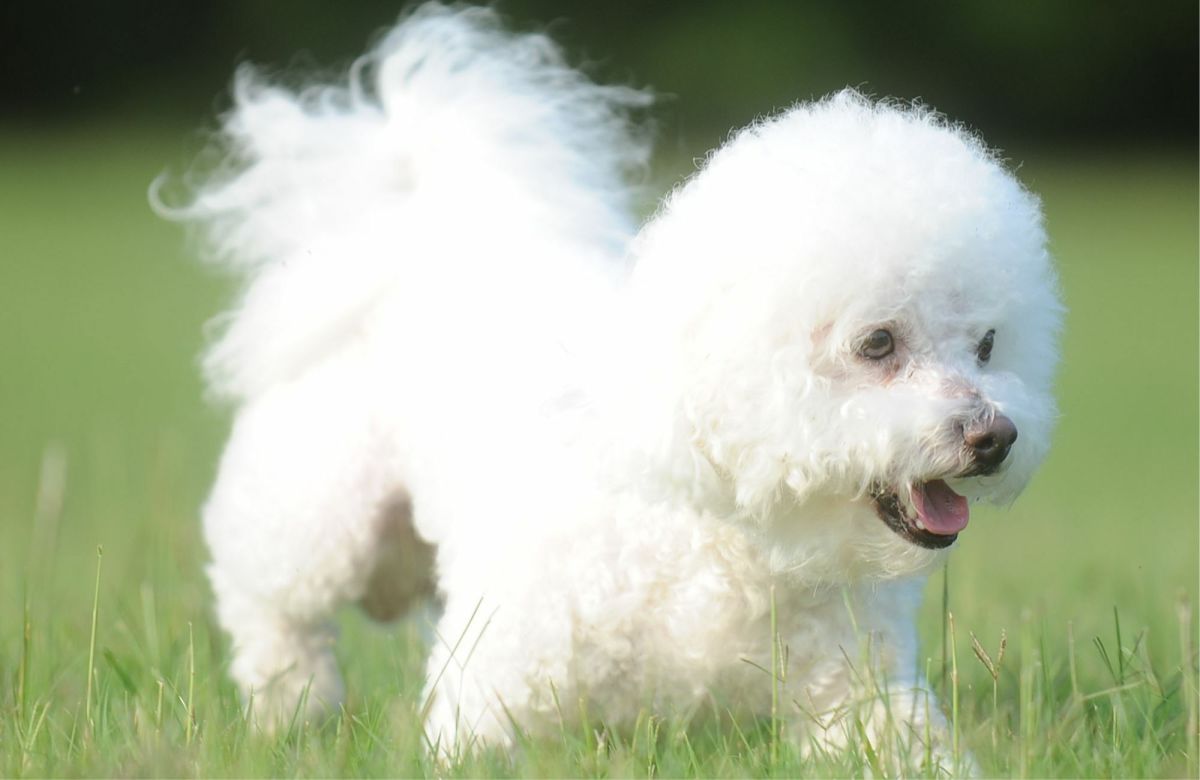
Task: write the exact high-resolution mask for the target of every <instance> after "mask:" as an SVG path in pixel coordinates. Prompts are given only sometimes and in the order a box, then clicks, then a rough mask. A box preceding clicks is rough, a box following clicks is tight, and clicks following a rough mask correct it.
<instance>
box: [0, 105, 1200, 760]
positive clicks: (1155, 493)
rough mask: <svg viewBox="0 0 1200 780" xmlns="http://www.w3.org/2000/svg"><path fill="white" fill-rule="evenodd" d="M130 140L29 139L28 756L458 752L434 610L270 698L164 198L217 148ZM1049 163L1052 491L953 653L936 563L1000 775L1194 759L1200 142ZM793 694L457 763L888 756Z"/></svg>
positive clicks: (0, 656)
mask: <svg viewBox="0 0 1200 780" xmlns="http://www.w3.org/2000/svg"><path fill="white" fill-rule="evenodd" d="M119 131H120V128H111V127H110V128H105V127H99V128H91V129H88V130H87V131H86V132H85V131H81V132H79V133H75V134H68V135H66V136H64V137H60V138H42V139H37V138H29V137H20V138H15V137H9V138H4V137H0V170H3V171H4V176H3V177H2V178H0V215H3V216H2V217H0V220H3V231H2V233H0V236H2V237H3V242H4V248H3V252H2V253H0V410H2V413H0V775H3V776H38V775H120V776H126V775H156V776H161V775H206V776H255V775H295V774H301V775H350V774H362V775H386V776H395V775H415V774H424V773H430V772H432V771H433V768H432V767H431V766H430V764H429V763H428V760H427V759H426V758H425V751H424V749H423V746H422V735H421V732H420V729H419V723H418V721H417V718H416V714H415V713H416V710H417V707H418V706H419V698H420V691H421V685H422V679H423V663H422V661H423V654H424V651H423V639H422V637H423V635H424V634H425V630H424V627H423V626H422V625H421V623H420V621H419V620H413V621H409V622H406V623H402V624H400V625H399V626H397V627H392V628H388V629H380V628H378V627H376V626H374V625H372V624H370V623H368V622H367V621H366V620H365V619H362V618H360V617H358V616H356V615H353V614H349V615H347V616H346V617H345V619H344V620H343V626H342V629H343V639H342V642H341V643H340V645H339V654H340V656H341V658H342V660H343V665H344V667H345V669H346V673H347V683H348V690H349V692H350V694H349V696H350V698H349V700H348V702H347V704H346V709H345V712H344V713H342V715H341V717H339V718H336V719H335V720H334V721H333V722H331V723H329V724H326V725H324V726H322V727H310V726H305V725H304V724H296V725H295V726H294V727H293V728H292V729H290V730H289V731H288V732H287V733H284V734H280V735H277V736H275V737H266V736H264V735H261V734H258V733H256V732H255V731H254V729H253V728H251V726H250V725H249V724H248V723H247V722H246V720H245V719H244V718H243V716H242V710H241V706H240V704H239V702H238V699H237V696H236V693H235V692H234V690H233V689H232V687H231V685H230V684H229V682H228V680H227V675H226V672H225V664H226V663H227V658H228V656H227V649H226V643H225V639H224V638H223V637H222V636H221V635H220V633H219V632H218V631H217V630H216V629H215V627H214V624H213V621H212V613H211V603H210V597H209V594H208V591H207V587H206V585H205V582H204V578H203V568H202V567H203V560H204V553H203V549H202V546H201V544H200V541H199V529H198V524H197V520H196V514H197V507H198V505H199V503H200V501H201V500H202V497H203V495H204V491H205V489H206V487H207V483H208V481H209V479H210V478H211V474H212V468H213V465H212V464H213V462H214V460H215V457H216V454H217V452H218V448H219V445H220V441H221V439H222V437H223V435H224V431H225V425H226V422H225V418H224V416H223V414H222V413H221V412H220V410H213V409H211V408H208V407H205V406H204V405H203V404H202V402H201V400H200V398H201V388H200V385H199V382H198V380H197V377H196V372H195V369H194V356H195V354H196V352H197V351H198V349H199V347H200V344H201V342H202V337H201V324H202V322H203V321H204V319H205V318H206V317H207V316H208V315H210V314H211V313H212V312H214V311H215V310H216V309H217V307H218V306H219V301H220V298H221V294H222V287H223V284H222V283H221V282H220V281H219V280H215V279H212V278H210V277H208V276H206V275H205V273H204V272H203V271H202V270H201V269H199V268H198V267H197V266H196V265H195V264H194V263H192V262H190V261H189V260H188V259H187V251H186V246H185V244H184V241H183V237H182V236H181V235H180V234H179V233H178V232H177V231H176V229H175V228H173V227H172V226H170V225H166V224H163V223H161V222H159V221H158V220H156V218H155V217H154V216H153V215H152V214H151V213H150V211H149V209H148V207H147V206H146V202H145V188H146V186H147V184H148V182H149V181H150V180H151V179H152V178H153V177H154V175H156V174H157V173H158V172H159V171H160V170H161V169H162V168H163V167H164V166H166V165H168V164H172V163H175V162H177V161H179V160H182V159H185V151H184V144H183V143H178V142H175V141H173V140H167V141H163V140H162V139H163V138H168V139H173V138H177V137H179V135H178V134H174V135H167V134H158V135H156V134H152V133H142V134H138V133H128V132H119ZM1021 175H1022V177H1023V178H1024V179H1025V180H1026V181H1027V182H1028V183H1029V184H1030V185H1031V186H1032V187H1033V188H1034V189H1035V190H1037V191H1038V192H1039V193H1041V194H1042V196H1043V198H1044V200H1045V204H1046V211H1047V218H1048V225H1049V229H1050V233H1051V235H1052V239H1053V243H1054V251H1055V254H1056V255H1057V257H1058V258H1059V261H1060V267H1061V273H1062V281H1063V287H1064V292H1065V297H1066V301H1067V304H1068V306H1069V309H1070V313H1069V315H1068V319H1067V328H1066V332H1065V334H1064V363H1063V371H1062V374H1061V379H1060V383H1059V386H1060V390H1061V392H1060V397H1061V405H1062V411H1063V417H1062V421H1061V425H1060V428H1059V432H1058V435H1057V439H1056V443H1055V447H1054V450H1053V452H1052V454H1051V457H1050V458H1049V460H1048V462H1047V463H1046V466H1045V468H1044V469H1043V471H1042V472H1041V473H1040V475H1039V476H1038V478H1037V479H1036V480H1035V482H1034V484H1033V485H1032V486H1031V487H1030V489H1029V491H1028V492H1027V494H1026V495H1025V496H1024V497H1023V498H1022V499H1021V500H1020V501H1018V502H1017V504H1016V505H1015V506H1014V507H1013V508H1012V509H1010V510H1006V511H986V512H980V513H978V514H976V515H975V516H974V517H973V518H972V525H971V529H970V531H969V532H968V533H966V534H964V537H963V540H962V542H961V543H960V549H959V550H958V551H957V552H956V554H955V555H954V556H953V557H952V558H951V568H950V572H949V585H950V587H949V608H950V610H951V611H952V612H953V613H954V639H955V642H954V643H953V645H951V646H950V647H951V649H953V650H954V651H955V654H953V655H948V657H947V658H946V659H943V652H942V647H943V633H942V632H943V628H942V627H943V624H944V621H943V604H942V598H941V587H942V580H941V576H942V575H940V574H938V575H935V576H934V578H933V579H932V581H931V589H930V597H929V599H928V603H927V605H926V609H925V611H924V613H923V615H922V623H921V630H922V638H923V646H924V648H925V653H924V658H925V659H926V663H927V665H928V669H929V673H930V676H931V678H932V679H933V681H934V683H935V687H937V688H938V689H939V695H940V697H941V702H942V705H943V706H944V707H945V708H946V711H947V713H948V714H950V713H952V712H953V711H954V710H955V708H954V707H953V703H954V701H955V700H956V699H957V702H958V706H957V708H956V710H957V717H956V718H955V723H954V733H956V734H957V735H958V739H959V741H960V742H961V744H962V747H963V749H964V752H965V751H970V752H971V753H973V754H974V756H975V757H976V759H977V760H978V761H979V763H980V764H981V766H982V767H983V769H984V771H985V772H986V773H987V774H1001V775H1026V776H1051V775H1057V776H1080V775H1088V776H1138V775H1154V776H1192V777H1194V776H1197V770H1198V767H1197V764H1196V758H1197V748H1196V741H1195V740H1196V728H1197V727H1196V722H1197V706H1198V699H1197V689H1196V684H1197V682H1196V680H1197V668H1196V636H1195V633H1196V626H1197V619H1196V601H1197V576H1198V562H1197V558H1198V555H1200V552H1198V550H1200V538H1198V535H1200V530H1198V523H1197V503H1198V497H1197V484H1198V482H1197V473H1198V462H1197V442H1196V432H1197V425H1198V421H1197V408H1198V404H1197V374H1198V369H1197V354H1198V345H1197V287H1198V281H1197V238H1196V214H1197V196H1196V178H1195V160H1194V158H1190V157H1186V156H1185V157H1160V158H1144V157H1143V158H1137V157H1125V158H1121V157H1112V158H1105V157H1090V158H1085V159H1077V160H1066V159H1058V158H1054V157H1046V158H1037V159H1035V160H1034V161H1033V162H1030V163H1028V164H1027V165H1025V166H1024V167H1023V168H1022V169H1021ZM101 546H102V547H103V557H102V558H100V557H99V556H98V552H97V550H98V547H101ZM1002 635H1003V636H1005V638H1006V648H1005V652H1004V655H1003V657H1002V658H1001V656H1000V653H999V647H1000V643H1001V637H1002ZM972 638H974V639H975V641H976V642H977V644H978V649H975V646H974V645H973V644H972ZM781 650H783V649H781ZM89 659H90V660H89ZM985 659H986V660H985ZM955 667H956V668H957V674H956V675H955V674H953V672H954V670H955ZM943 670H944V672H943ZM779 671H781V670H777V672H779ZM762 684H763V685H764V686H771V685H773V683H772V681H771V675H770V673H769V671H768V672H764V674H763V682H762ZM775 685H777V686H779V690H778V692H777V698H778V700H779V702H780V706H779V707H778V709H777V713H776V720H777V721H783V722H782V723H780V722H774V723H773V722H772V721H771V720H770V719H765V720H764V722H761V723H742V722H739V723H729V722H728V720H727V719H723V718H721V717H720V715H721V713H719V712H717V713H709V714H710V715H715V717H705V718H700V719H697V720H696V721H694V722H690V723H689V722H685V721H684V720H682V719H680V718H678V717H675V716H674V715H673V714H672V713H655V714H654V715H653V716H652V715H651V714H649V713H647V714H646V715H644V717H643V718H641V719H640V720H639V722H638V723H637V724H635V725H634V726H633V727H632V728H629V729H627V730H625V731H622V732H619V733H606V732H605V731H604V730H603V728H602V724H597V723H592V724H590V727H589V728H580V727H577V726H573V725H567V726H565V727H564V729H563V731H562V732H561V733H560V734H559V735H557V736H555V737H554V738H551V739H546V740H540V741H534V742H530V743H528V744H525V745H523V746H522V749H520V750H518V751H516V752H515V753H514V754H512V755H511V756H510V755H502V754H497V753H485V754H483V755H481V756H477V757H472V758H470V759H468V760H466V761H465V762H464V763H463V764H462V765H461V766H456V767H451V768H449V769H443V773H444V774H447V775H449V776H479V775H483V776H494V775H540V776H559V775H588V776H600V775H604V776H649V775H659V776H718V777H720V776H745V775H776V776H794V775H797V774H804V775H815V776H841V775H846V774H856V775H860V774H864V773H866V772H868V771H873V772H874V773H875V774H883V773H886V772H887V771H888V765H887V763H886V759H887V756H886V751H881V749H880V746H877V745H868V744H864V743H862V742H861V740H859V741H858V742H856V744H855V746H854V749H853V750H850V751H847V753H846V754H845V755H839V756H823V757H818V758H816V759H811V758H805V757H802V756H801V755H799V754H798V753H797V752H796V750H795V746H793V745H791V744H789V743H787V742H786V741H781V740H779V739H777V738H776V736H775V735H777V734H778V733H779V731H780V726H781V725H783V726H786V720H787V719H788V718H791V717H797V716H796V715H795V714H794V713H793V712H792V711H791V709H790V708H789V707H788V706H787V704H788V702H789V701H790V699H789V696H788V690H786V686H784V685H781V684H779V683H776V684H775ZM1189 724H1190V725H1189ZM872 767H874V769H872Z"/></svg>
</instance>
